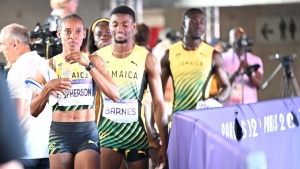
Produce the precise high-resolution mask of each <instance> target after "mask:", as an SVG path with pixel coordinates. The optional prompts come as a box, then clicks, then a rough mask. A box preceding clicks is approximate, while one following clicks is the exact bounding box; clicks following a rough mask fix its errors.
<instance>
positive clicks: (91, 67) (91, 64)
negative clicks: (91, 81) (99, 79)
mask: <svg viewBox="0 0 300 169" xmlns="http://www.w3.org/2000/svg"><path fill="white" fill-rule="evenodd" d="M94 67H95V66H94V64H93V63H92V62H90V64H89V66H88V67H86V68H85V70H86V71H90V70H91V69H93V68H94Z"/></svg>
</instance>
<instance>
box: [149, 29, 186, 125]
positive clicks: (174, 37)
mask: <svg viewBox="0 0 300 169" xmlns="http://www.w3.org/2000/svg"><path fill="white" fill-rule="evenodd" d="M162 34H163V36H165V37H164V38H162V39H161V41H160V42H158V43H157V45H156V46H155V47H154V48H153V50H152V53H153V55H154V56H155V57H156V59H157V61H158V63H159V64H160V63H161V59H162V58H163V56H164V55H165V53H166V51H167V50H168V49H169V47H170V46H171V45H172V44H174V43H176V42H178V41H180V40H181V34H180V33H179V32H178V31H176V30H174V29H171V28H166V30H165V31H163V32H162ZM164 99H165V104H166V111H167V113H168V115H169V121H171V114H172V109H173V108H172V107H173V83H172V79H171V77H170V78H169V79H168V81H167V84H166V88H165V92H164Z"/></svg>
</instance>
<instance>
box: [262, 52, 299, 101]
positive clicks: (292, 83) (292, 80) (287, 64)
mask: <svg viewBox="0 0 300 169" xmlns="http://www.w3.org/2000/svg"><path fill="white" fill-rule="evenodd" d="M296 56H297V55H296V54H289V55H278V54H276V55H275V56H270V57H269V58H270V59H278V60H280V61H281V63H280V64H279V65H278V66H277V68H276V69H275V70H274V71H273V73H272V74H271V76H270V77H269V78H268V79H267V80H266V82H265V83H264V84H263V85H262V87H261V89H262V90H264V89H266V88H267V87H268V86H269V84H270V82H271V81H272V80H273V79H274V77H275V76H276V75H277V73H278V72H279V71H280V70H281V68H282V67H284V72H283V77H282V81H281V86H280V91H279V98H284V97H292V96H300V89H299V85H298V83H297V80H296V77H295V75H294V72H293V69H292V65H293V59H294V58H295V57H296Z"/></svg>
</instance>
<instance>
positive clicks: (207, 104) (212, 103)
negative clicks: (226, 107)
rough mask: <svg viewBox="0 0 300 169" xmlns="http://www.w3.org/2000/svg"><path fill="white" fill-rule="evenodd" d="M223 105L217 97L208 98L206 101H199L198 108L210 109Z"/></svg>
mask: <svg viewBox="0 0 300 169" xmlns="http://www.w3.org/2000/svg"><path fill="white" fill-rule="evenodd" d="M222 106H223V105H222V104H221V103H219V102H218V101H216V100H215V99H207V100H205V101H199V102H198V103H197V106H196V109H208V108H215V107H222Z"/></svg>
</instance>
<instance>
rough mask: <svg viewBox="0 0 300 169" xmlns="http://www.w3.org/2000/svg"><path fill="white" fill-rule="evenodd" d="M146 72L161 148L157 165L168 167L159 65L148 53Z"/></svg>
mask: <svg viewBox="0 0 300 169" xmlns="http://www.w3.org/2000/svg"><path fill="white" fill-rule="evenodd" d="M146 71H147V73H148V82H149V87H150V92H151V95H152V98H153V104H154V110H157V111H154V118H155V122H156V124H157V126H158V130H159V134H160V137H161V141H162V146H161V148H160V150H159V155H158V164H160V163H162V162H163V163H164V164H165V166H167V165H168V159H167V147H168V138H169V136H168V115H167V112H166V111H165V104H164V98H163V91H162V84H161V79H160V76H159V64H158V63H157V60H156V58H155V57H154V56H153V55H152V54H151V53H148V55H147V58H146Z"/></svg>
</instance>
